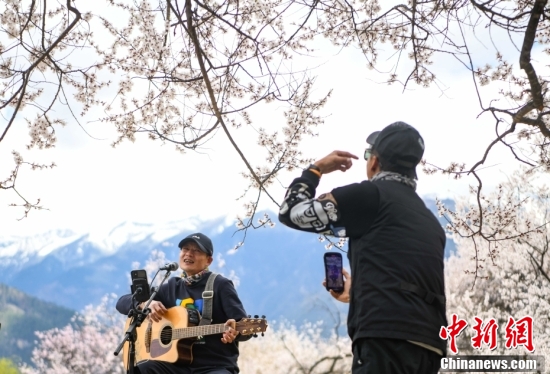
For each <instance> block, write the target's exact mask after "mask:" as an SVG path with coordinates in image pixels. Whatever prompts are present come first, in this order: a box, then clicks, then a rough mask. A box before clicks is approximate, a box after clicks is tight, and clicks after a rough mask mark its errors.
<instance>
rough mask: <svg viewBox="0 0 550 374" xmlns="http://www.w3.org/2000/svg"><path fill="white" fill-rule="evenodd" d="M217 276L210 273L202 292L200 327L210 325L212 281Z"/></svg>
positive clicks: (212, 300)
mask: <svg viewBox="0 0 550 374" xmlns="http://www.w3.org/2000/svg"><path fill="white" fill-rule="evenodd" d="M217 276H218V274H216V273H210V275H209V276H208V280H207V281H206V287H205V288H204V291H203V292H202V302H203V304H202V319H201V321H200V323H199V326H201V325H210V324H211V323H212V304H214V279H216V277H217Z"/></svg>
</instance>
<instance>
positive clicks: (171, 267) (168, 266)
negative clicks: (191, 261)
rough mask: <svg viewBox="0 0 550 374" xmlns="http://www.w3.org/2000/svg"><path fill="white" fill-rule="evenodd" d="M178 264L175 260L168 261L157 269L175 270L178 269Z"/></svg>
mask: <svg viewBox="0 0 550 374" xmlns="http://www.w3.org/2000/svg"><path fill="white" fill-rule="evenodd" d="M178 268H179V265H178V263H177V262H169V263H167V264H166V265H164V266H162V267H161V268H160V269H159V270H169V271H175V270H178Z"/></svg>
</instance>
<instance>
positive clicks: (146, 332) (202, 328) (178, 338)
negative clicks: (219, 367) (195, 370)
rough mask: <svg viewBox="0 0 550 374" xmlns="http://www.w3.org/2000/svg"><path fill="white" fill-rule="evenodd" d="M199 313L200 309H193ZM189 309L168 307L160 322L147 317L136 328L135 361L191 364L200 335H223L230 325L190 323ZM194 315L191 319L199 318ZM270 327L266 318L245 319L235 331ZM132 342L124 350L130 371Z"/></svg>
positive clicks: (255, 331)
mask: <svg viewBox="0 0 550 374" xmlns="http://www.w3.org/2000/svg"><path fill="white" fill-rule="evenodd" d="M192 312H196V311H192ZM188 313H189V312H188V311H187V309H185V308H182V307H173V308H170V309H168V310H167V312H166V313H165V314H164V316H162V318H161V320H160V321H159V322H152V321H150V320H149V319H146V320H145V321H144V322H143V323H142V324H141V326H140V327H138V328H136V335H137V338H136V343H135V349H136V352H135V356H136V357H135V361H134V362H135V364H136V365H137V364H138V363H140V362H144V361H149V360H155V361H165V362H176V361H178V360H180V362H184V363H187V364H190V363H191V362H192V361H193V354H192V348H193V344H194V343H195V342H196V341H197V338H198V337H199V336H206V335H214V334H222V333H223V332H224V331H226V330H227V329H228V328H229V327H228V326H226V325H225V324H223V323H221V324H215V325H199V326H195V325H193V324H190V323H189V314H188ZM198 320H199V318H198V312H197V318H195V317H194V315H192V318H191V321H198ZM131 323H132V318H128V319H127V320H126V325H125V326H124V329H125V330H126V331H128V328H129V327H130V324H131ZM266 329H267V321H266V320H265V318H264V317H262V318H258V316H255V317H254V318H250V317H249V318H243V319H242V320H241V321H239V322H236V323H235V330H236V331H237V332H238V333H239V334H242V335H256V334H258V333H262V334H263V332H264V331H265V330H266ZM129 349H130V343H129V342H125V343H124V347H123V353H122V361H123V363H124V368H125V369H126V370H128V361H129V357H128V353H129V352H128V351H129Z"/></svg>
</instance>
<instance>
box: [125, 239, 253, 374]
mask: <svg viewBox="0 0 550 374" xmlns="http://www.w3.org/2000/svg"><path fill="white" fill-rule="evenodd" d="M179 248H180V256H179V266H180V268H181V269H182V270H183V273H182V276H181V277H173V278H170V279H169V280H168V281H167V282H166V283H165V284H163V285H162V286H161V287H160V289H159V291H158V293H157V294H156V296H155V299H154V300H153V301H152V302H151V304H150V305H149V309H150V310H151V312H150V314H149V316H148V318H149V321H144V322H143V324H146V323H149V324H155V323H158V322H160V321H161V320H162V319H163V316H164V315H168V314H170V313H167V312H168V310H169V309H170V308H174V307H176V308H186V309H187V310H189V309H196V310H198V311H199V312H200V313H201V314H202V313H203V310H202V308H203V305H204V300H203V291H204V290H205V287H206V284H207V280H208V278H209V276H210V274H211V272H210V271H209V270H208V266H209V265H210V264H211V263H212V261H213V257H212V255H213V252H214V247H213V246H212V241H211V240H210V239H209V238H208V237H207V236H206V235H204V234H202V233H196V234H191V235H189V236H187V237H186V238H184V239H183V240H182V241H181V242H180V243H179ZM133 302H134V301H132V295H124V296H122V297H121V298H120V299H119V300H118V302H117V305H116V308H117V310H118V311H119V312H120V313H122V314H128V312H129V311H130V310H131V309H132V307H133V306H134V305H132V303H133ZM143 304H144V303H142V304H141V305H139V306H138V308H142V307H143V306H144V305H143ZM242 318H246V312H245V310H244V307H243V305H242V302H241V300H240V299H239V296H238V295H237V291H236V290H235V287H234V286H233V282H232V281H230V280H229V279H227V278H224V277H223V276H221V275H217V276H216V278H215V279H214V284H213V303H212V321H211V323H212V324H220V323H221V324H223V323H225V325H226V326H228V327H227V329H226V330H225V331H224V332H223V333H222V336H221V338H220V335H219V334H218V335H205V336H202V337H200V338H199V339H198V340H197V341H194V342H193V343H191V344H189V343H185V342H184V341H183V340H181V341H179V342H178V346H177V349H178V354H179V359H177V360H176V361H175V362H166V361H162V360H156V359H154V358H152V359H148V360H141V361H140V359H139V358H138V360H137V366H136V368H135V372H137V373H141V374H152V373H155V374H236V373H238V372H239V368H238V366H237V358H238V356H239V349H238V341H244V340H248V339H250V336H244V335H240V334H239V333H238V332H237V331H236V330H235V321H236V320H237V321H238V320H240V319H242ZM222 327H223V326H222ZM185 350H187V351H188V352H182V351H185Z"/></svg>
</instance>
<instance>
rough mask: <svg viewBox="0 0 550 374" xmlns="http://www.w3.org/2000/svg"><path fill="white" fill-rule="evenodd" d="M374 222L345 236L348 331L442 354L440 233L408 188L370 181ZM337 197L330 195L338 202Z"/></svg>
mask: <svg viewBox="0 0 550 374" xmlns="http://www.w3.org/2000/svg"><path fill="white" fill-rule="evenodd" d="M373 184H374V185H375V186H376V187H377V188H378V193H379V202H378V210H377V212H376V216H375V219H374V221H373V222H372V224H371V225H370V226H369V227H365V228H364V232H363V233H361V234H360V235H357V236H355V237H351V238H350V243H349V251H348V258H349V260H350V265H351V274H352V277H353V282H352V286H351V292H350V295H351V299H350V309H349V315H348V332H349V335H350V337H351V338H352V339H353V340H354V341H355V340H356V339H359V338H366V337H380V338H393V339H403V340H411V341H418V342H422V343H425V344H429V345H431V346H433V347H436V348H439V349H441V350H442V351H443V352H445V350H446V341H444V340H442V339H440V338H439V330H440V328H441V326H447V320H446V317H445V298H444V294H445V284H444V276H443V257H444V248H445V233H444V231H443V229H442V228H441V225H440V224H439V222H438V221H437V219H436V218H435V216H434V215H433V213H432V212H430V211H429V210H428V208H426V206H425V204H424V202H423V201H422V200H421V199H420V197H419V196H418V195H417V194H416V193H415V192H414V190H413V189H412V188H410V187H408V186H406V185H404V184H401V183H398V182H390V181H376V182H373ZM340 193H345V190H340V191H337V192H335V194H334V195H335V198H336V200H337V201H338V196H339V194H340Z"/></svg>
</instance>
